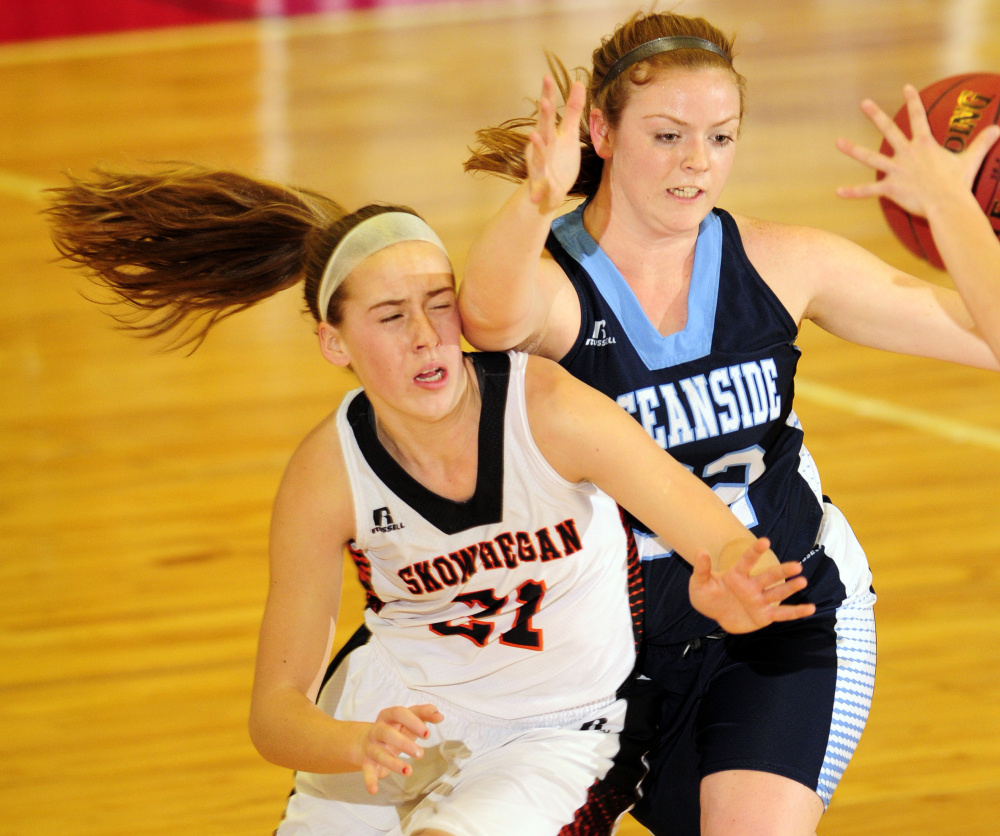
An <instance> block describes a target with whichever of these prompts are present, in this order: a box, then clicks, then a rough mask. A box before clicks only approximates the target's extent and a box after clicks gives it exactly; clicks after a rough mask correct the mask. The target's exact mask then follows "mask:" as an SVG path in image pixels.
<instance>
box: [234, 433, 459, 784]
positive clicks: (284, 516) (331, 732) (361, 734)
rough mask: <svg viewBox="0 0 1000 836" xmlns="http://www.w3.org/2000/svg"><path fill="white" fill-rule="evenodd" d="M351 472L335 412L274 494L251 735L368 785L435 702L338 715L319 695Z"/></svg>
mask: <svg viewBox="0 0 1000 836" xmlns="http://www.w3.org/2000/svg"><path fill="white" fill-rule="evenodd" d="M353 530H354V515H353V502H352V498H351V494H350V487H349V482H348V480H347V475H346V473H345V470H344V464H343V461H342V459H341V455H340V449H339V443H338V442H337V438H336V433H335V431H334V428H333V426H332V422H329V423H327V424H326V425H323V426H321V427H320V428H319V429H318V430H316V431H314V432H313V433H312V434H311V435H310V436H309V437H308V438H307V439H306V440H305V441H304V442H303V443H302V445H301V446H300V447H299V449H298V450H297V451H296V453H295V455H294V456H293V458H292V460H291V462H290V463H289V466H288V469H287V470H286V472H285V476H284V478H283V480H282V483H281V487H280V488H279V491H278V496H277V498H276V500H275V505H274V515H273V519H272V527H271V572H270V586H269V589H268V595H267V603H266V605H265V609H264V618H263V622H262V625H261V631H260V640H259V644H258V649H257V663H256V670H255V675H254V685H253V696H252V700H251V708H250V736H251V739H252V740H253V743H254V745H255V746H256V747H257V749H258V751H259V752H260V753H261V754H262V755H263V756H264V757H265V758H266V759H267V760H269V761H271V762H272V763H276V764H279V765H281V766H285V767H288V768H291V769H296V770H303V771H309V772H321V773H332V772H352V771H362V772H363V773H364V777H365V784H366V786H367V787H368V790H369V792H375V791H377V789H378V779H379V778H382V777H384V776H385V775H386V774H388V772H389V771H393V772H398V773H400V774H407V773H408V771H409V769H410V766H409V765H407V764H406V763H405V762H404V761H402V760H400V759H399V758H398V757H396V756H397V755H398V754H399V753H400V752H406V753H408V754H410V755H411V756H413V757H420V755H421V750H420V747H419V746H417V745H416V743H415V742H414V741H415V739H416V738H418V737H424V736H425V735H426V733H427V727H426V725H425V722H436V721H439V720H440V719H441V716H440V714H439V713H438V712H437V711H436V709H434V708H433V706H413V707H410V708H407V707H403V706H392V707H388V708H386V709H385V710H384V711H383V712H382V713H381V714H380V715H379V717H378V719H377V721H376V722H375V723H361V722H346V721H341V720H335V719H333V718H332V717H330V716H329V715H327V714H326V713H325V712H323V711H322V710H321V709H319V708H318V707H317V706H316V704H315V698H316V695H317V692H318V690H319V683H320V681H321V678H322V674H323V671H324V669H325V667H326V662H327V659H328V657H329V652H330V643H331V641H332V637H333V629H334V625H335V622H336V617H337V609H338V606H339V602H340V591H341V573H342V570H343V550H344V546H345V544H346V543H347V542H348V541H349V540H350V539H351V537H352V536H353Z"/></svg>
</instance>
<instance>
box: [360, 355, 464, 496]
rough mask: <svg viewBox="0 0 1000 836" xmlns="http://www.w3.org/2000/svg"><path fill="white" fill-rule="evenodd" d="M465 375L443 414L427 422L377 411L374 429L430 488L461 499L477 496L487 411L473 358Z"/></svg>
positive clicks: (421, 419)
mask: <svg viewBox="0 0 1000 836" xmlns="http://www.w3.org/2000/svg"><path fill="white" fill-rule="evenodd" d="M462 372H463V385H462V387H461V390H460V392H459V394H458V397H457V399H456V401H455V404H454V406H453V407H452V408H451V409H450V410H449V411H448V412H447V413H446V414H445V415H443V416H440V417H436V418H428V419H423V418H415V417H414V416H412V415H403V414H400V413H398V412H395V411H393V410H387V409H380V408H377V407H376V409H375V430H376V433H377V434H378V438H379V441H381V442H382V446H383V447H385V449H386V451H387V452H388V453H389V455H391V456H392V457H393V458H394V459H395V460H396V461H397V462H398V463H399V465H400V466H401V467H402V468H403V469H404V470H405V471H406V472H407V473H409V474H410V475H411V476H412V477H413V478H414V479H416V480H417V481H418V482H420V483H421V484H422V485H424V486H425V487H426V488H428V489H429V490H431V491H433V492H435V493H437V494H439V495H441V496H445V497H448V498H449V499H457V500H462V499H468V498H469V497H470V496H472V494H473V493H474V492H475V484H476V475H477V472H478V459H479V444H478V441H479V415H480V411H481V407H482V403H481V398H480V393H479V383H478V380H477V379H476V374H475V370H474V368H473V366H472V361H471V360H470V359H468V358H466V359H465V362H464V363H463V364H462ZM373 406H375V404H373Z"/></svg>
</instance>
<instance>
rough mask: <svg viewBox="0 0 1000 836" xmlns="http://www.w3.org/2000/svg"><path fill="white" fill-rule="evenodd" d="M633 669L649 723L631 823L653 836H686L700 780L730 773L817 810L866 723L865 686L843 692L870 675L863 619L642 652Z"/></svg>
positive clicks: (864, 610) (867, 622)
mask: <svg viewBox="0 0 1000 836" xmlns="http://www.w3.org/2000/svg"><path fill="white" fill-rule="evenodd" d="M854 616H857V617H856V618H855V617H854ZM838 635H840V637H841V642H840V643H839V645H838V641H837V639H838ZM838 657H839V658H838ZM855 663H856V664H855ZM642 670H643V673H644V674H645V675H646V676H648V677H650V678H649V679H641V680H639V681H638V682H637V683H636V686H635V687H636V688H637V689H642V690H644V691H645V694H644V696H643V697H642V701H644V702H645V703H646V704H647V705H655V706H657V708H656V709H655V710H654V711H647V712H646V714H647V717H649V716H653V715H654V714H655V715H656V716H657V717H658V720H657V728H656V730H655V732H654V733H653V735H652V737H651V738H650V739H649V746H648V755H647V760H648V764H649V773H648V775H647V776H646V778H645V780H644V781H643V783H642V798H641V799H640V800H639V801H638V803H637V804H636V806H635V809H634V810H633V815H634V816H635V818H636V819H638V820H639V821H640V822H641V823H642V824H644V825H645V826H646V827H648V828H649V829H650V830H651V831H652V832H653V833H655V834H670V836H698V834H699V833H700V820H701V810H700V803H699V795H700V785H701V780H702V778H704V777H705V776H706V775H710V774H712V773H714V772H721V771H724V770H730V769H748V770H755V771H759V772H769V773H772V774H775V775H782V776H784V777H786V778H790V779H792V780H794V781H797V782H799V783H801V784H803V785H805V786H807V787H809V788H810V789H812V790H814V791H815V792H816V793H817V794H818V795H819V796H820V797H821V798H822V800H823V803H824V805H825V804H827V803H828V802H829V799H830V796H831V795H832V793H833V790H834V788H835V787H836V784H837V782H838V781H839V779H840V776H841V775H842V773H843V770H844V768H845V767H846V766H847V762H848V761H849V760H850V757H851V755H852V754H853V752H854V748H855V747H856V745H857V742H858V739H859V738H860V735H861V729H862V728H863V726H864V722H865V719H866V718H867V714H868V708H869V705H870V699H871V689H870V686H869V687H868V688H867V694H865V693H863V692H862V691H860V690H859V689H857V688H856V686H855V685H854V684H853V683H854V681H855V679H859V678H861V677H868V678H869V679H870V678H871V677H873V676H874V623H873V621H872V617H871V609H870V607H859V608H858V610H857V612H854V611H852V610H851V609H850V608H846V611H844V612H841V613H840V614H839V615H838V614H837V613H827V614H825V615H821V616H815V617H813V618H810V619H807V620H804V621H800V622H790V623H787V624H775V625H772V626H771V627H768V628H766V629H764V630H760V631H758V632H756V633H749V634H747V635H742V636H728V635H725V634H723V633H721V632H719V633H716V634H712V635H710V636H707V637H704V638H701V639H695V640H693V641H691V642H686V643H683V644H680V645H670V646H656V645H648V646H646V648H645V653H644V659H643V667H642ZM831 730H833V731H834V733H831ZM845 730H847V733H846V734H845V733H844V731H845ZM626 733H628V732H626ZM636 733H637V734H638V735H639V736H645V735H647V734H648V732H646V731H643V730H641V729H637V731H636Z"/></svg>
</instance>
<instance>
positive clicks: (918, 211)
mask: <svg viewBox="0 0 1000 836" xmlns="http://www.w3.org/2000/svg"><path fill="white" fill-rule="evenodd" d="M903 96H904V98H905V100H906V107H907V113H908V115H909V119H910V126H911V132H912V138H911V139H910V138H907V136H906V135H905V134H904V133H903V131H902V130H901V129H900V128H899V126H898V125H897V124H896V123H895V122H894V121H893V120H892V119H891V118H890V117H889V116H888V114H886V113H885V112H884V111H883V110H882V109H881V108H880V107H879V106H878V105H876V104H875V103H874V102H873V101H871V100H870V99H866V100H865V101H864V102H862V104H861V109H862V110H863V111H864V113H865V115H867V116H868V118H869V119H871V121H872V122H873V123H874V124H875V126H876V127H877V128H878V129H879V131H880V132H881V133H882V135H883V136H884V137H885V139H886V140H887V141H888V142H889V144H890V145H891V146H892V149H893V155H892V156H891V157H890V156H886V155H884V154H881V153H879V152H877V151H873V150H871V149H869V148H865V147H862V146H860V145H857V144H856V143H854V142H851V141H850V140H848V139H845V138H839V139H838V140H837V147H838V148H839V149H840V150H841V151H842V152H844V153H845V154H847V155H848V156H849V157H852V158H853V159H855V160H857V161H858V162H860V163H862V164H863V165H866V166H869V167H870V168H873V169H876V170H877V171H881V172H883V173H884V175H885V176H884V177H883V178H882V179H881V180H876V181H875V182H872V183H867V184H865V185H860V186H850V187H842V188H840V189H838V190H837V193H838V194H839V195H840V196H841V197H848V198H860V197H885V198H888V199H889V200H892V201H893V202H895V203H897V204H898V205H899V206H901V207H902V208H903V209H905V210H906V211H907V212H910V213H911V214H915V215H921V216H923V217H925V218H927V221H928V223H929V224H930V227H931V232H932V234H933V235H934V243H935V244H936V245H937V248H938V251H939V252H940V254H941V257H942V259H943V260H944V263H945V266H946V267H947V268H948V272H949V273H950V274H951V276H952V279H953V280H954V282H955V286H956V287H957V288H958V291H959V293H960V294H961V295H962V298H963V300H964V301H965V304H966V306H967V307H968V309H969V311H970V313H971V314H972V317H973V321H974V322H975V324H976V327H977V329H978V330H979V332H980V333H981V334H982V336H983V337H984V339H985V340H986V341H987V342H988V343H989V345H990V347H991V349H992V350H993V353H994V354H996V356H997V358H998V359H1000V242H998V241H997V237H996V235H995V233H994V232H993V229H992V227H991V226H990V223H989V220H988V219H987V217H986V215H985V214H984V212H983V210H982V208H981V207H980V206H979V204H978V203H977V201H976V199H975V197H974V196H973V194H972V184H973V181H974V179H975V177H976V174H977V172H978V171H979V169H980V167H981V166H982V163H983V160H984V158H985V157H986V154H987V153H988V151H989V149H990V148H991V147H992V146H993V145H994V144H995V143H996V142H997V140H998V139H1000V127H998V126H996V125H991V126H990V127H988V128H985V129H983V130H982V131H981V132H980V133H979V135H978V136H977V137H976V138H975V139H974V140H973V141H972V142H971V143H970V144H969V146H968V148H966V149H965V150H964V151H962V152H961V153H958V154H956V153H953V152H951V151H948V150H947V149H945V148H944V147H943V146H941V145H940V144H939V143H938V142H937V140H935V138H934V137H933V135H932V134H931V130H930V127H929V125H928V122H927V113H926V111H925V110H924V106H923V103H922V102H921V100H920V94H919V93H918V92H917V90H916V88H914V87H913V86H912V85H907V86H906V87H905V88H904V90H903Z"/></svg>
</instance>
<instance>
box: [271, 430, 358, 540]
mask: <svg viewBox="0 0 1000 836" xmlns="http://www.w3.org/2000/svg"><path fill="white" fill-rule="evenodd" d="M285 520H287V521H294V522H295V523H299V522H301V523H304V524H306V525H308V526H310V527H312V528H315V529H317V535H318V536H321V535H327V536H336V537H337V538H338V540H339V542H341V543H345V542H347V541H348V540H350V539H351V538H352V537H353V535H354V502H353V497H352V494H351V485H350V477H349V476H348V472H347V465H346V463H345V461H344V454H343V450H342V448H341V445H340V437H339V433H338V431H337V422H336V414H335V413H334V414H331V415H330V416H328V417H327V418H326V419H324V420H323V421H322V422H321V423H320V424H319V425H318V426H316V427H315V428H314V429H313V430H312V431H311V432H310V433H309V434H308V435H306V437H305V438H304V439H302V441H301V442H300V443H299V446H298V447H297V448H296V450H295V452H294V453H293V454H292V456H291V458H290V459H289V461H288V465H287V467H286V468H285V473H284V476H283V477H282V480H281V485H280V486H279V488H278V494H277V497H276V499H275V522H276V523H280V522H282V521H285Z"/></svg>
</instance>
